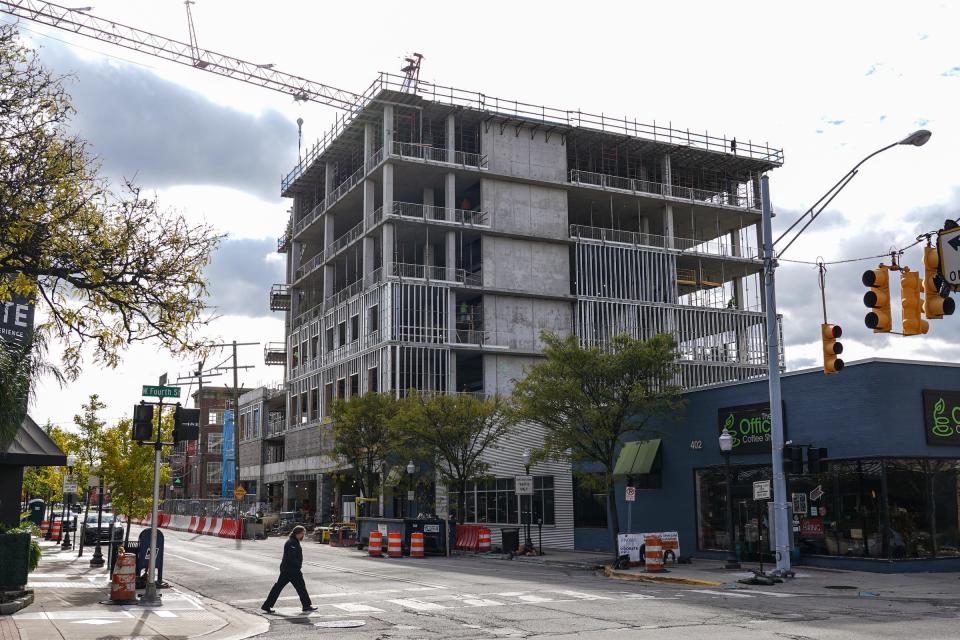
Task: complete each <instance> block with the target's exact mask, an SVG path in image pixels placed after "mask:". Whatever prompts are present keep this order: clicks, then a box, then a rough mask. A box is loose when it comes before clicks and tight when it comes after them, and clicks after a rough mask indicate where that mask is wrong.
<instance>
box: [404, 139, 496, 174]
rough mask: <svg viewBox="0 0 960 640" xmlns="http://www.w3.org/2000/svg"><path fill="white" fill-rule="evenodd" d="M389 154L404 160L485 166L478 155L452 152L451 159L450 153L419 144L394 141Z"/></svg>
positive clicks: (484, 158) (466, 152) (485, 163)
mask: <svg viewBox="0 0 960 640" xmlns="http://www.w3.org/2000/svg"><path fill="white" fill-rule="evenodd" d="M391 153H392V154H393V155H395V156H399V157H401V158H404V159H406V160H423V161H424V162H441V163H445V164H458V165H461V166H464V167H476V168H478V169H482V168H484V167H486V166H487V157H486V156H484V155H481V154H479V153H470V152H468V151H454V152H453V158H452V159H451V158H450V153H449V152H448V151H447V150H446V149H442V148H439V147H434V146H432V145H429V144H424V143H419V142H398V141H396V140H395V141H394V142H393V146H392V148H391Z"/></svg>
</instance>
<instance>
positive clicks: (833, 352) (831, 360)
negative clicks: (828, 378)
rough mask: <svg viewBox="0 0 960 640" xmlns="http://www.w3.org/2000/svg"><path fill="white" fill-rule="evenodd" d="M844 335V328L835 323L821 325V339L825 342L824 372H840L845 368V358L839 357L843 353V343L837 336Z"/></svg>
mask: <svg viewBox="0 0 960 640" xmlns="http://www.w3.org/2000/svg"><path fill="white" fill-rule="evenodd" d="M842 335H843V329H841V328H840V327H839V325H835V324H826V323H824V324H821V325H820V339H821V341H822V342H823V372H824V373H826V374H830V373H839V372H840V371H841V370H842V369H843V360H841V359H840V358H838V357H837V356H839V355H840V354H841V353H843V344H842V343H840V342H837V338H839V337H840V336H842Z"/></svg>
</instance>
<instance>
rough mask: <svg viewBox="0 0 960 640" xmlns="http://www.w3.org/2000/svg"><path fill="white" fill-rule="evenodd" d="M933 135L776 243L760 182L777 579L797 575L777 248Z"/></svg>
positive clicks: (924, 135)
mask: <svg viewBox="0 0 960 640" xmlns="http://www.w3.org/2000/svg"><path fill="white" fill-rule="evenodd" d="M931 135H932V134H931V133H930V132H929V131H927V130H926V129H919V130H917V131H914V132H913V133H911V134H910V135H909V136H907V137H906V138H904V139H902V140H900V141H898V142H894V143H892V144H889V145H887V146H885V147H883V148H881V149H878V150H877V151H874V152H873V153H871V154H870V155H868V156H867V157H865V158H864V159H863V160H861V161H860V162H858V163H857V164H856V165H855V166H854V167H853V169H851V170H850V171H848V172H847V173H846V175H844V176H843V178H841V179H840V181H839V182H837V183H836V184H834V185H833V187H831V188H830V190H829V191H827V193H826V194H824V195H823V196H822V197H821V198H820V199H819V200H817V202H816V203H814V205H813V206H812V207H810V208H809V209H807V211H806V212H805V213H804V214H803V215H801V216H800V217H799V218H798V219H797V220H796V221H795V222H794V223H793V224H792V225H790V227H788V228H787V230H786V231H784V232H783V233H782V234H781V235H780V237H779V238H777V239H776V241H774V240H773V229H772V227H773V224H772V219H773V210H772V208H771V205H770V178H769V177H768V176H762V177H761V178H760V198H761V214H762V225H763V274H764V303H765V307H766V312H767V377H768V380H769V383H770V432H771V441H772V442H771V445H772V446H771V448H772V452H771V463H772V465H773V469H772V471H773V525H774V541H775V549H776V560H777V568H776V571H774V572H773V574H774V575H778V576H784V575H791V574H792V573H793V572H792V570H791V566H790V539H789V536H790V514H789V512H788V508H789V507H788V505H787V481H786V475H785V474H784V472H783V444H784V433H783V403H782V402H781V395H780V339H779V338H780V337H779V331H778V325H777V296H776V290H775V286H774V284H775V278H774V272H775V271H776V268H777V257H778V256H777V255H775V254H774V246H775V245H776V244H777V243H779V242H780V241H781V240H783V239H784V238H785V237H786V235H787V234H788V233H790V232H791V231H792V230H793V229H794V227H796V226H797V225H798V224H800V222H801V221H803V219H804V218H806V217H807V216H808V215H809V216H810V219H809V220H808V221H807V222H806V224H804V225H803V226H802V227H801V228H800V230H799V231H797V232H796V233H795V234H794V236H793V238H792V239H791V240H790V241H789V242H788V243H787V244H786V246H784V247H783V249H781V250H780V253H779V254H778V255H779V257H782V256H783V254H784V252H786V250H787V249H789V248H790V246H791V245H792V244H793V243H794V242H796V240H797V238H798V237H800V234H802V233H803V232H804V231H805V230H806V229H807V227H809V226H810V225H811V224H812V223H813V221H814V220H816V219H817V216H819V215H820V213H821V212H822V211H823V210H824V209H825V208H826V207H827V205H829V204H830V202H832V201H833V199H834V198H835V197H836V196H837V194H838V193H840V191H842V190H843V188H844V187H846V186H847V185H848V184H849V183H850V181H851V180H853V178H854V177H855V176H856V175H857V172H858V171H859V169H860V166H861V165H862V164H863V163H864V162H866V161H867V160H869V159H870V158H872V157H874V156H876V155H878V154H880V153H883V152H884V151H886V150H888V149H892V148H893V147H896V146H898V145H905V146H914V147H921V146H923V145H924V144H926V143H927V141H928V140H929V139H930V136H931Z"/></svg>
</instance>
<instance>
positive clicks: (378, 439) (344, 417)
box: [330, 393, 397, 498]
mask: <svg viewBox="0 0 960 640" xmlns="http://www.w3.org/2000/svg"><path fill="white" fill-rule="evenodd" d="M396 411H397V401H396V399H395V398H394V397H393V396H392V395H390V394H387V393H367V394H364V395H362V396H355V397H353V398H351V399H350V400H335V401H334V402H333V404H332V405H331V407H330V417H331V418H332V419H333V439H334V445H333V453H334V455H336V456H339V457H340V458H341V459H342V460H344V461H345V462H346V463H347V464H349V465H350V466H352V467H353V469H354V472H355V474H356V479H357V485H358V486H359V488H360V491H361V492H362V493H363V495H364V496H365V497H368V498H369V497H372V496H374V495H377V494H378V493H379V486H378V482H377V479H378V477H379V476H380V474H381V473H383V468H384V465H385V464H386V461H387V456H389V455H390V454H391V453H392V452H393V451H394V450H395V447H396V443H397V442H396V438H395V436H394V432H393V430H392V429H391V428H390V421H391V420H392V418H393V416H394V415H395V414H396Z"/></svg>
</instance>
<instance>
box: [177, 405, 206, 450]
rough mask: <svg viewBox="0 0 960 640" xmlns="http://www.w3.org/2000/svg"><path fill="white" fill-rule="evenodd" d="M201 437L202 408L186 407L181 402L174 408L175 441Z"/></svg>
mask: <svg viewBox="0 0 960 640" xmlns="http://www.w3.org/2000/svg"><path fill="white" fill-rule="evenodd" d="M199 439H200V409H186V408H184V407H181V406H180V405H179V404H178V405H177V408H176V409H174V410H173V441H174V442H183V441H184V440H199Z"/></svg>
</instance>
